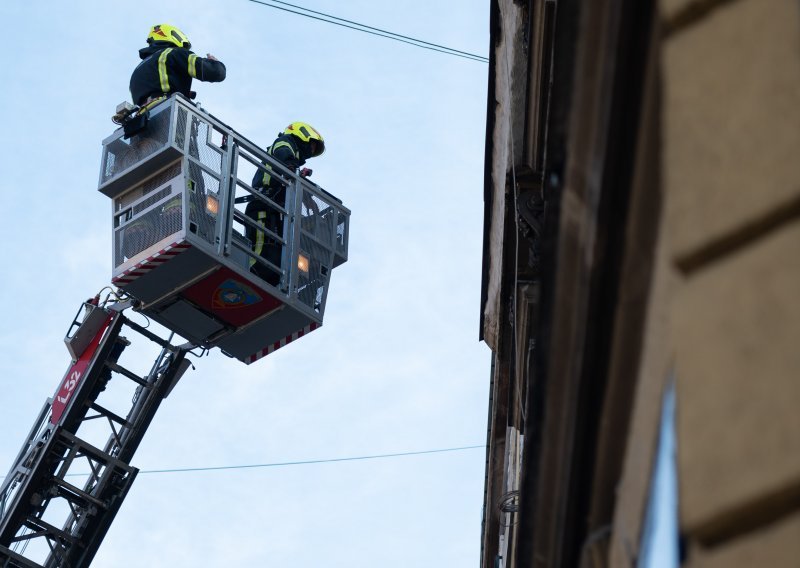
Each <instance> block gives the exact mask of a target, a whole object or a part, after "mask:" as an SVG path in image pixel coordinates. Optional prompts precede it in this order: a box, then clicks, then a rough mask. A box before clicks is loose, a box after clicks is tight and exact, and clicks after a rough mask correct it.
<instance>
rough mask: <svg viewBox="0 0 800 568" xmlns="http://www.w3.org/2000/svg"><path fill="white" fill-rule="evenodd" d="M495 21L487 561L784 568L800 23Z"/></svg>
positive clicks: (724, 16)
mask: <svg viewBox="0 0 800 568" xmlns="http://www.w3.org/2000/svg"><path fill="white" fill-rule="evenodd" d="M490 25H491V36H490V37H491V46H490V48H491V54H490V68H489V89H488V106H487V111H488V112H487V136H486V168H485V223H484V257H483V258H484V266H483V287H482V290H483V294H482V299H481V306H480V310H481V338H482V339H483V340H484V341H485V342H486V343H487V344H488V345H489V347H490V348H491V349H492V352H493V358H492V361H493V363H492V386H491V399H490V404H489V424H488V449H487V464H486V489H485V500H484V521H483V534H482V552H481V555H482V558H481V565H482V566H483V567H485V568H494V567H500V566H502V567H545V566H547V567H561V566H565V567H568V566H580V567H600V566H614V567H616V566H620V567H629V566H648V565H649V564H648V561H649V560H648V558H649V556H648V555H651V554H653V553H652V551H653V550H656V552H655V554H661V560H662V561H663V560H664V554H666V552H664V551H665V550H666V549H665V548H664V546H663V545H662V546H661V547H660V548H659V547H656V548H655V549H654V548H652V547H651V545H652V543H653V542H654V538H655V534H656V532H657V531H656V528H654V527H655V525H656V524H657V523H655V521H654V520H653V519H655V518H658V519H661V520H662V521H663V520H664V519H666V520H669V519H670V517H674V519H673V521H674V530H673V531H671V532H670V531H668V532H667V534H668V540H667V545H666V546H667V547H668V548H670V549H672V548H674V550H675V561H674V563H675V564H676V565H677V564H680V565H685V566H697V567H718V566H719V567H722V566H725V567H739V566H741V567H745V566H758V567H761V566H764V567H767V566H768V567H784V566H785V567H787V568H788V567H794V566H798V559H800V346H798V343H800V252H798V249H800V159H798V158H797V156H798V155H800V105H798V102H800V3H798V2H797V1H796V0H596V1H592V2H579V1H577V0H492V5H491V22H490ZM673 392H674V397H675V405H674V408H675V411H674V414H673V413H671V412H667V411H664V409H665V408H669V405H666V406H665V401H667V400H669V397H670V395H671V393H673ZM667 431H669V432H672V433H673V434H674V437H675V445H676V447H677V452H676V454H675V456H674V458H669V455H670V454H669V452H667V453H666V454H665V455H666V456H667V459H666V461H665V462H664V463H663V464H662V465H660V466H658V467H657V466H656V464H657V463H661V462H658V460H657V458H658V456H659V448H661V447H663V443H664V439H665V438H664V434H665V432H666V433H669V432H667ZM659 472H671V474H672V476H673V478H674V479H675V483H676V487H675V496H676V498H675V499H673V500H672V501H673V502H674V507H673V508H672V509H670V508H669V506H668V507H667V508H666V509H664V508H663V507H662V508H661V509H658V507H657V500H656V499H655V495H656V494H657V492H658V491H657V490H658V489H659V488H660V483H661V482H660V481H659V480H660V479H661V478H660V477H659V475H658V474H659ZM667 502H668V503H669V502H670V501H669V500H668V501H667Z"/></svg>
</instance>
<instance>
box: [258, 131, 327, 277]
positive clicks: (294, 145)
mask: <svg viewBox="0 0 800 568" xmlns="http://www.w3.org/2000/svg"><path fill="white" fill-rule="evenodd" d="M324 151H325V140H324V139H323V138H322V135H321V134H320V133H319V132H317V131H316V130H315V129H314V128H313V127H312V126H311V125H310V124H307V123H305V122H293V123H291V124H290V125H289V126H287V127H286V130H284V131H283V132H282V133H280V134H279V135H278V137H277V138H276V139H275V141H274V142H273V143H272V146H270V147H269V148H267V154H269V155H270V156H272V157H273V158H275V160H277V161H278V162H280V163H281V164H282V165H284V166H286V167H287V168H288V169H290V170H291V171H293V172H297V170H298V168H300V167H301V166H302V165H304V164H305V163H306V160H308V159H309V158H314V157H316V156H319V155H320V154H322V153H323V152H324ZM262 168H263V169H260V170H258V171H257V172H256V174H255V176H254V177H253V183H252V186H253V187H254V188H255V189H256V190H258V191H260V192H261V193H263V194H264V195H265V196H266V197H268V198H269V199H271V200H272V201H274V202H275V203H276V204H277V205H280V206H281V207H283V208H285V207H286V184H287V181H285V180H284V179H283V178H281V177H280V176H279V175H277V174H276V173H273V171H272V167H271V166H270V165H269V164H263V165H262ZM299 173H300V176H301V177H308V176H310V175H311V170H310V169H308V168H302V169H300V172H299ZM245 215H247V216H248V217H250V218H251V219H254V220H255V221H257V222H258V224H259V225H261V226H263V227H265V228H267V229H269V230H270V231H272V232H273V233H275V234H277V235H283V216H282V215H281V213H280V212H279V211H277V210H276V209H273V208H271V207H270V206H269V205H267V204H266V203H263V202H262V201H260V200H258V199H252V200H251V201H250V202H249V203H248V204H247V208H246V209H245ZM245 236H246V237H247V238H248V239H250V242H251V243H253V252H255V253H256V254H257V255H259V256H260V257H261V258H263V259H265V260H267V261H269V262H271V263H272V264H274V265H276V266H280V265H281V244H280V243H279V242H278V241H276V240H275V239H274V238H272V237H270V236H269V235H268V234H266V233H264V232H262V231H257V230H256V229H254V228H252V227H250V226H249V225H248V226H246V227H245ZM250 271H251V272H253V273H255V274H257V275H258V276H260V277H261V278H263V279H264V280H266V281H267V282H269V283H270V284H272V285H273V286H277V285H278V283H279V281H280V274H278V273H277V272H275V271H274V270H270V269H269V268H267V267H266V266H263V265H262V264H260V263H258V262H256V260H255V259H253V258H251V259H250Z"/></svg>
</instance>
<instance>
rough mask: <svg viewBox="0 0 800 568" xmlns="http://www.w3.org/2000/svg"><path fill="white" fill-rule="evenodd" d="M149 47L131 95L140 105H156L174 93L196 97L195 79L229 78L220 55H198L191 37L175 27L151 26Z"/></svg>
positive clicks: (143, 51) (133, 79) (141, 54)
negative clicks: (193, 93) (193, 84)
mask: <svg viewBox="0 0 800 568" xmlns="http://www.w3.org/2000/svg"><path fill="white" fill-rule="evenodd" d="M147 44H148V45H147V47H143V48H142V49H140V50H139V57H141V59H142V62H141V63H139V65H138V66H137V67H136V69H134V71H133V75H131V83H130V89H131V97H132V99H133V103H134V104H135V105H138V106H140V107H142V106H148V107H149V106H153V105H154V104H157V103H158V102H160V101H161V100H163V99H164V98H165V97H168V96H169V95H171V94H173V93H181V94H182V95H184V96H185V97H187V98H192V90H191V89H192V79H197V80H199V81H206V82H210V83H218V82H220V81H223V80H224V79H225V64H224V63H222V61H219V60H218V59H217V58H216V57H214V56H213V55H211V54H210V53H209V54H207V57H198V56H197V55H195V54H194V53H192V52H191V51H190V49H191V47H192V44H191V42H190V41H189V38H188V37H186V35H185V34H184V33H183V32H182V31H180V30H179V29H178V28H176V27H174V26H170V25H168V24H158V25H155V26H153V27H152V28H151V29H150V33H149V34H148V36H147Z"/></svg>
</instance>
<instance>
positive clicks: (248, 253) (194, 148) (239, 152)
mask: <svg viewBox="0 0 800 568" xmlns="http://www.w3.org/2000/svg"><path fill="white" fill-rule="evenodd" d="M125 130H126V129H124V128H119V129H118V130H117V131H116V132H114V134H112V135H111V136H109V137H108V138H106V139H105V140H104V141H103V157H102V166H101V171H100V183H99V187H98V189H99V191H101V192H102V193H103V194H105V195H107V196H108V197H110V198H111V200H112V220H113V247H114V250H113V263H114V268H113V275H112V277H113V280H112V281H113V283H114V284H115V285H116V286H117V287H119V288H120V289H121V290H123V291H124V292H126V293H128V294H129V295H130V296H132V297H133V298H135V299H136V300H138V301H139V306H138V308H137V309H138V310H139V311H140V312H142V313H144V314H145V315H147V316H148V317H150V318H152V319H153V320H155V321H157V322H159V323H160V324H162V325H164V326H165V327H167V328H169V329H171V330H174V331H175V332H176V333H178V334H179V335H181V336H183V337H185V338H186V339H188V340H189V341H191V342H193V343H196V344H197V345H202V346H204V347H209V348H210V347H215V346H218V347H220V349H222V351H223V352H225V353H227V354H229V355H231V356H233V357H235V358H237V359H239V360H240V361H243V362H245V363H248V364H249V363H252V362H253V361H256V360H257V359H260V358H261V357H263V356H265V355H268V354H269V353H271V352H272V351H274V350H275V349H278V348H279V347H281V346H283V345H285V344H286V343H288V342H290V341H292V340H293V339H297V338H298V337H300V336H302V335H303V334H305V333H308V332H310V331H312V330H314V329H316V328H317V327H319V326H320V325H321V324H322V318H323V314H324V313H325V301H326V299H327V295H328V286H329V284H330V277H331V271H332V269H333V268H335V267H336V266H339V265H340V264H342V263H343V262H345V261H346V260H347V245H348V226H349V219H350V211H349V210H348V209H347V208H346V207H344V206H343V205H342V203H341V201H340V200H339V199H337V198H336V197H334V196H333V195H331V194H330V193H328V192H326V191H325V190H323V189H322V188H320V187H319V186H317V185H315V184H313V183H311V182H309V181H308V180H306V179H304V178H301V177H300V176H298V175H296V174H295V173H294V172H292V171H290V170H288V169H286V168H285V167H283V166H282V165H281V164H280V163H278V162H276V161H275V160H274V159H273V158H272V157H271V156H269V155H268V154H267V153H266V152H265V151H264V150H262V149H261V148H259V147H258V146H257V145H255V144H253V143H252V142H250V141H249V140H247V139H246V138H244V137H243V136H241V135H240V134H238V133H237V132H235V131H234V130H232V129H231V128H230V127H228V126H227V125H225V124H224V123H222V122H220V121H219V120H217V119H216V118H215V117H213V116H211V115H210V114H208V113H206V112H205V111H204V110H202V109H201V108H200V107H198V106H196V105H195V104H194V103H192V102H190V101H189V100H188V99H186V98H184V97H183V96H181V95H173V96H172V97H170V98H169V99H166V100H165V101H164V102H162V103H161V104H159V105H158V106H156V107H154V108H153V109H151V110H150V111H149V113H148V116H147V122H146V126H145V127H144V129H142V130H140V131H139V132H138V133H131V132H129V133H128V134H126V132H125ZM265 164H266V165H267V166H268V167H269V168H271V170H270V172H269V173H270V175H271V176H272V177H273V178H275V179H277V180H278V181H279V182H280V183H281V184H283V185H284V186H285V199H284V200H282V201H277V200H273V199H270V198H268V197H266V196H265V195H264V194H263V193H260V192H258V191H257V190H255V189H254V188H253V187H252V186H251V185H250V181H251V180H252V179H253V176H254V174H255V173H256V172H257V171H261V172H264V171H265V166H264V165H265ZM252 200H258V201H260V202H261V204H263V206H264V207H266V208H267V209H268V210H269V211H270V213H271V216H272V218H273V219H276V223H275V224H274V226H269V225H267V227H269V228H267V227H264V226H260V225H258V224H257V223H256V222H255V221H254V220H253V219H251V218H250V217H248V216H247V215H245V207H246V203H247V202H248V201H252ZM247 228H249V229H250V233H251V235H252V234H253V233H254V229H256V228H259V232H260V233H261V238H263V239H264V240H265V242H267V243H268V246H272V247H274V248H273V250H274V251H275V252H276V253H277V254H276V255H275V256H274V257H273V258H274V259H275V261H276V262H270V261H269V260H266V259H265V258H263V257H262V256H259V255H257V254H255V253H254V252H253V244H254V243H252V242H250V240H249V239H247V238H246V236H245V235H246V234H247V233H248V230H247ZM255 234H258V233H257V232H256V233H255ZM278 258H280V260H279V261H278ZM254 268H256V269H258V270H259V274H261V276H259V275H257V274H256V273H254V271H253V269H254Z"/></svg>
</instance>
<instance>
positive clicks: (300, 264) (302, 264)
mask: <svg viewBox="0 0 800 568" xmlns="http://www.w3.org/2000/svg"><path fill="white" fill-rule="evenodd" d="M297 268H299V269H300V272H303V273H305V274H308V258H307V257H305V256H303V255H302V254H301V255H298V257H297Z"/></svg>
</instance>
